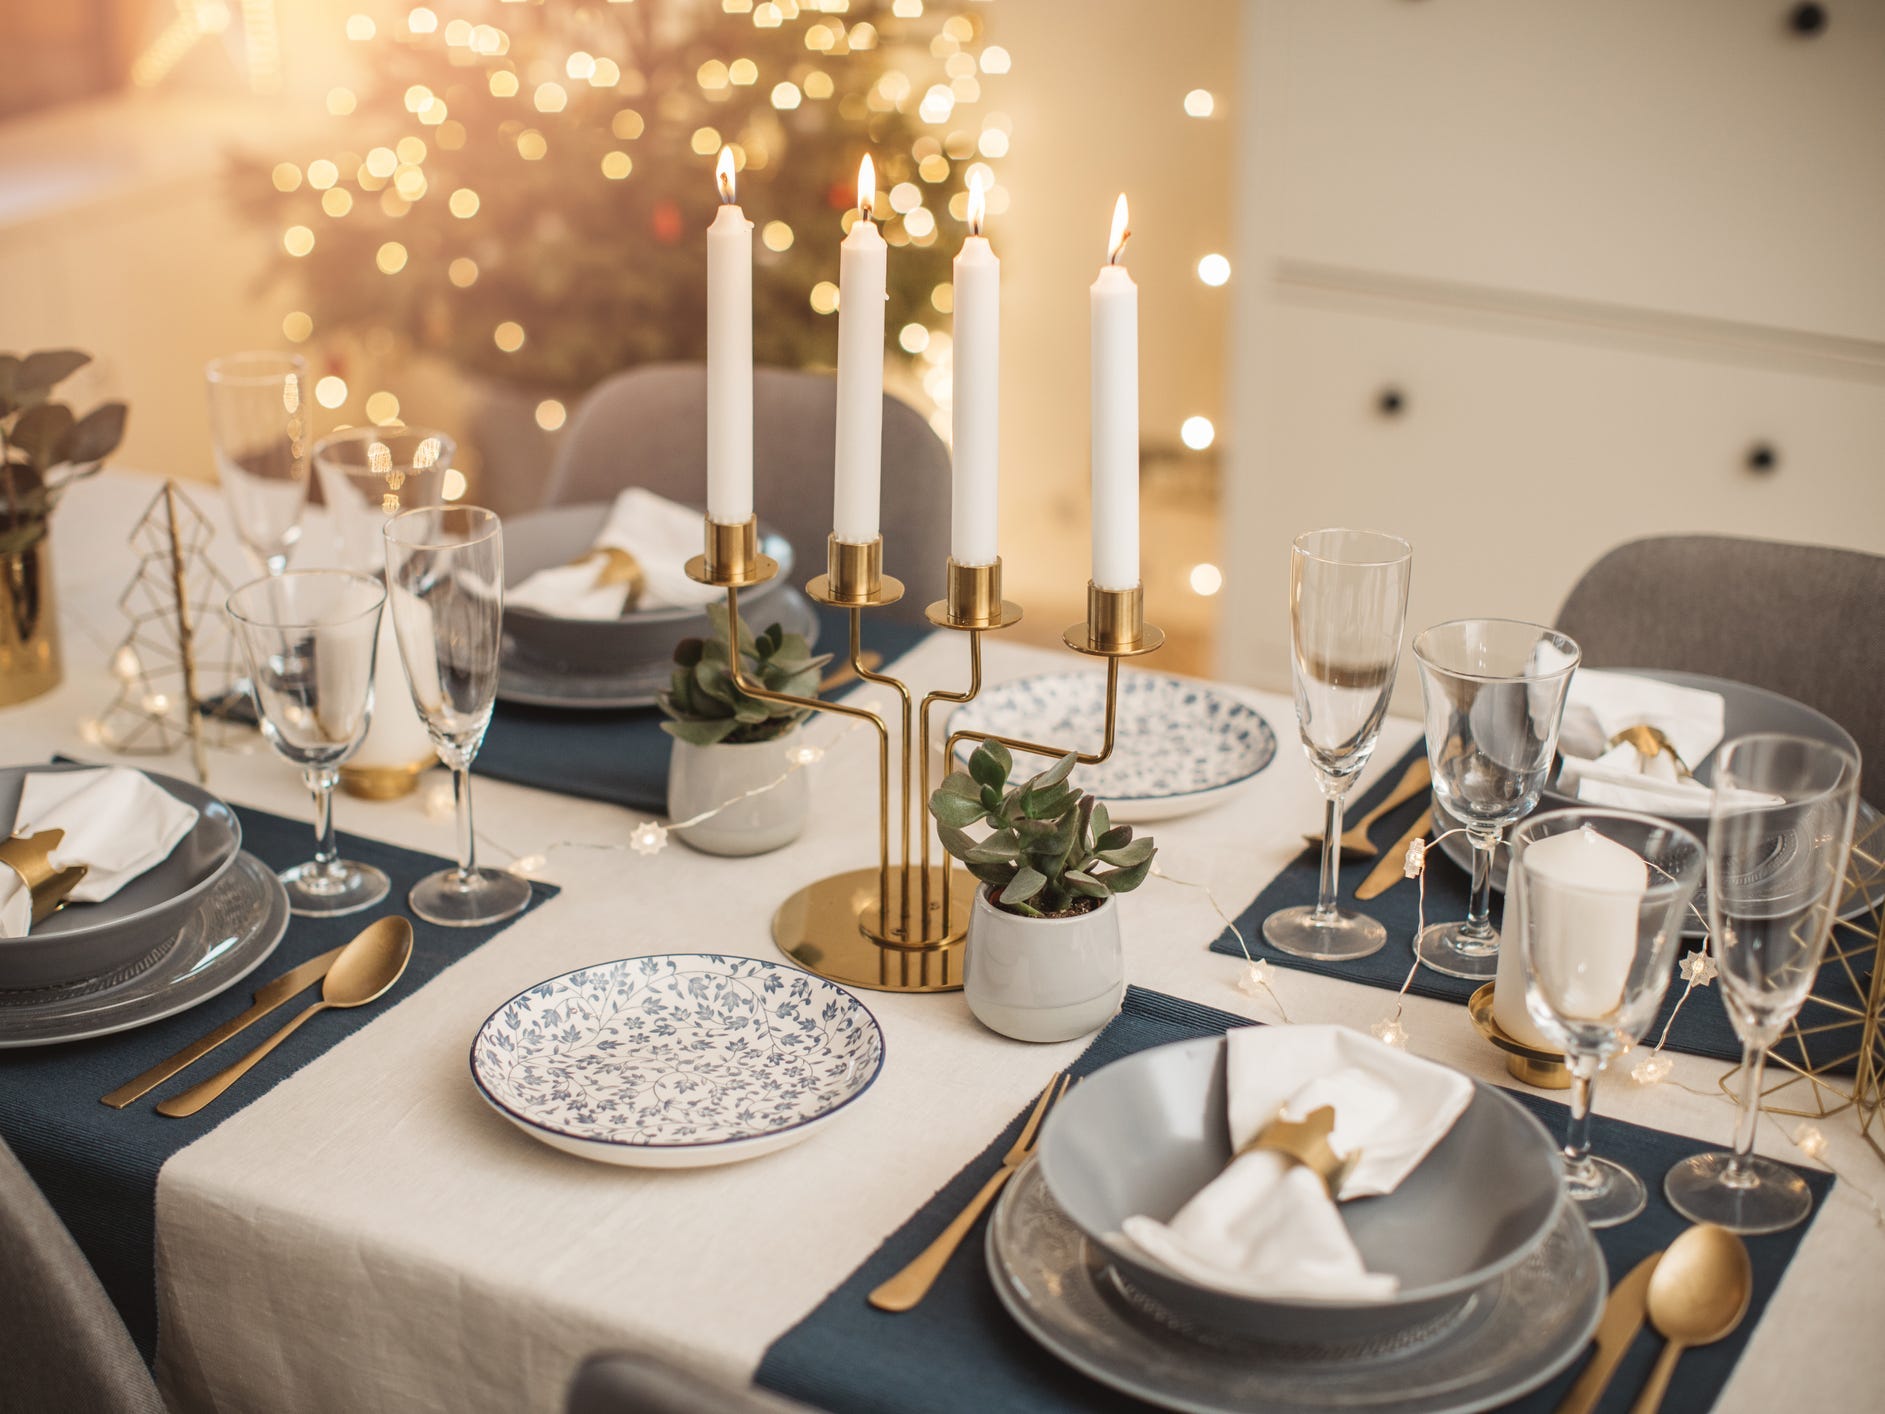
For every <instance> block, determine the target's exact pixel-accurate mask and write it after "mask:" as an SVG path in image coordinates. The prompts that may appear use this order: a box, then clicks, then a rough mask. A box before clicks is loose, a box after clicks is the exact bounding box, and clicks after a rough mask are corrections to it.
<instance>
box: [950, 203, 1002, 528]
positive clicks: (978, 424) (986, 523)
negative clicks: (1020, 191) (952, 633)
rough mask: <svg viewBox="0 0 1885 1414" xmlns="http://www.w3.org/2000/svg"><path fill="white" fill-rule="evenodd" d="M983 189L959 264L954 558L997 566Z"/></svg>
mask: <svg viewBox="0 0 1885 1414" xmlns="http://www.w3.org/2000/svg"><path fill="white" fill-rule="evenodd" d="M985 210H986V204H985V198H984V197H983V194H982V187H981V184H980V183H979V182H978V183H975V184H974V185H972V186H971V187H970V189H969V238H968V239H967V240H965V241H964V242H963V243H962V249H961V251H960V252H959V253H958V254H957V256H956V263H955V275H954V279H955V311H956V319H955V336H954V343H953V345H952V347H953V348H954V350H955V387H954V390H953V392H952V394H951V396H952V399H953V402H952V406H951V413H950V419H951V431H952V434H953V435H952V438H951V440H952V441H953V443H954V451H955V471H954V474H953V476H952V478H951V480H950V501H949V558H950V559H952V560H954V561H955V562H956V563H957V564H959V565H992V564H993V563H994V562H995V558H996V555H997V553H998V552H997V550H996V548H995V546H996V518H997V515H998V511H997V506H996V501H997V497H998V494H999V491H998V487H999V485H1000V467H1001V455H1000V448H999V445H998V444H999V440H1000V430H1001V419H1000V415H999V412H998V408H997V403H998V399H999V396H1000V387H1001V262H1000V261H999V260H997V259H996V258H995V252H994V250H993V249H992V248H990V246H989V244H988V239H987V237H985V236H984V235H983V234H982V220H983V214H984V212H985Z"/></svg>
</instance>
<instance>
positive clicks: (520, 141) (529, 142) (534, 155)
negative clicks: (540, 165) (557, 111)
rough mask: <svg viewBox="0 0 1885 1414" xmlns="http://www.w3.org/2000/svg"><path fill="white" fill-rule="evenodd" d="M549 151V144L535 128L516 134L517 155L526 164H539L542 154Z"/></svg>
mask: <svg viewBox="0 0 1885 1414" xmlns="http://www.w3.org/2000/svg"><path fill="white" fill-rule="evenodd" d="M549 150H550V144H549V143H548V142H546V141H545V140H544V136H543V134H542V133H540V132H538V131H537V130H536V129H535V128H525V129H524V130H523V131H522V132H521V133H519V134H517V155H518V156H519V157H521V158H523V159H524V161H526V162H541V161H542V160H543V154H544V153H546V152H548V151H549Z"/></svg>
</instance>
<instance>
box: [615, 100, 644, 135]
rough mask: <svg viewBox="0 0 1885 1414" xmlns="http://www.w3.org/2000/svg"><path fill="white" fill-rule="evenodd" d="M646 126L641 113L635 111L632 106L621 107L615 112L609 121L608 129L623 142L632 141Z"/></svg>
mask: <svg viewBox="0 0 1885 1414" xmlns="http://www.w3.org/2000/svg"><path fill="white" fill-rule="evenodd" d="M647 126H648V125H647V124H646V123H644V122H643V121H642V118H641V114H639V113H637V112H636V111H635V110H634V109H633V108H624V109H622V111H621V112H619V113H617V114H616V115H615V117H614V118H612V119H610V121H609V131H610V132H612V133H614V134H615V135H616V136H617V137H619V138H620V139H621V140H622V141H623V142H633V141H634V140H635V139H636V138H638V137H640V136H641V135H642V133H643V131H644V130H645V129H646V128H647Z"/></svg>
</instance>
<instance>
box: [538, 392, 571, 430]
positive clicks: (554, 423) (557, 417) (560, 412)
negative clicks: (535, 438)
mask: <svg viewBox="0 0 1885 1414" xmlns="http://www.w3.org/2000/svg"><path fill="white" fill-rule="evenodd" d="M568 417H569V410H568V409H567V408H565V407H564V406H563V405H562V404H561V403H560V402H558V401H557V400H556V399H555V398H545V399H544V400H543V401H542V402H540V403H538V404H537V426H539V427H541V428H542V429H543V430H544V431H545V432H554V431H556V429H557V428H559V427H561V426H562V425H563V423H564V420H565V419H566V418H568Z"/></svg>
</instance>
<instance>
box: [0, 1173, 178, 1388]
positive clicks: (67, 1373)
mask: <svg viewBox="0 0 1885 1414" xmlns="http://www.w3.org/2000/svg"><path fill="white" fill-rule="evenodd" d="M0 1409H19V1410H27V1409H31V1410H35V1411H43V1412H44V1414H63V1411H68V1410H69V1411H73V1414H78V1411H84V1414H163V1409H164V1402H163V1400H162V1399H161V1398H159V1397H158V1394H157V1386H156V1385H155V1384H153V1383H152V1381H151V1376H150V1371H149V1370H147V1369H145V1368H144V1361H143V1360H142V1359H141V1358H139V1356H138V1353H137V1348H136V1347H135V1346H134V1345H132V1343H131V1336H130V1333H129V1332H127V1331H126V1330H125V1328H124V1322H123V1320H122V1319H120V1318H119V1316H118V1312H117V1308H115V1307H114V1306H113V1305H112V1304H111V1298H110V1297H108V1296H106V1295H105V1289H104V1288H103V1287H102V1286H100V1285H99V1284H98V1278H97V1276H95V1275H94V1274H93V1272H92V1268H91V1264H90V1263H89V1262H87V1261H86V1260H85V1254H84V1253H83V1252H81V1251H79V1247H78V1244H77V1243H76V1242H74V1241H73V1240H72V1234H71V1233H69V1232H67V1231H66V1230H65V1224H63V1223H61V1222H60V1221H59V1217H58V1215H57V1214H56V1213H54V1212H53V1210H52V1206H51V1205H50V1204H49V1203H47V1202H46V1197H45V1195H44V1194H43V1193H41V1192H40V1191H39V1188H38V1187H37V1185H35V1184H34V1182H33V1180H32V1178H31V1177H30V1176H29V1175H28V1174H27V1172H26V1170H25V1169H23V1168H21V1167H20V1161H19V1160H18V1159H17V1158H15V1157H14V1155H13V1151H12V1150H11V1149H9V1148H8V1147H7V1146H6V1143H5V1141H4V1140H0Z"/></svg>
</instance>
